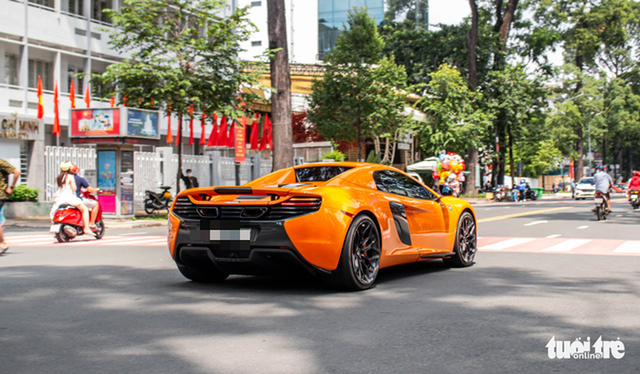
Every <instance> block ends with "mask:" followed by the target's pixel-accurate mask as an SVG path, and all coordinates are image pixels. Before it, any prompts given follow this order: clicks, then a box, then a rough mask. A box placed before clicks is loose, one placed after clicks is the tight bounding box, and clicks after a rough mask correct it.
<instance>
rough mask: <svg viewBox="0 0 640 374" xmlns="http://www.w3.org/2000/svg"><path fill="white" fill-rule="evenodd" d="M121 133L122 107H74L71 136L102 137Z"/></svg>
mask: <svg viewBox="0 0 640 374" xmlns="http://www.w3.org/2000/svg"><path fill="white" fill-rule="evenodd" d="M114 135H115V136H119V135H120V109H118V108H99V109H91V108H89V109H72V110H71V136H85V137H94V136H97V137H100V136H114Z"/></svg>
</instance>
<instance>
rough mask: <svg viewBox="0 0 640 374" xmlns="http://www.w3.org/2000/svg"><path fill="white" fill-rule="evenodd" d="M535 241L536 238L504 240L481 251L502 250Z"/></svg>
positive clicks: (486, 246)
mask: <svg viewBox="0 0 640 374" xmlns="http://www.w3.org/2000/svg"><path fill="white" fill-rule="evenodd" d="M533 240H535V239H534V238H513V239H508V240H504V241H501V242H498V243H494V244H489V245H485V246H484V247H480V249H493V250H502V249H507V248H511V247H515V246H516V245H521V244H524V243H529V242H531V241H533Z"/></svg>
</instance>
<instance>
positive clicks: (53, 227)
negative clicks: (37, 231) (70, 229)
mask: <svg viewBox="0 0 640 374" xmlns="http://www.w3.org/2000/svg"><path fill="white" fill-rule="evenodd" d="M60 227H62V225H61V224H59V223H56V224H55V225H51V229H50V230H49V232H54V233H58V232H60Z"/></svg>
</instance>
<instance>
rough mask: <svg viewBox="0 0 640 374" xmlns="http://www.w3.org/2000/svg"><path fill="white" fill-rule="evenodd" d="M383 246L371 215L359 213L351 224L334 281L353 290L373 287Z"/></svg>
mask: <svg viewBox="0 0 640 374" xmlns="http://www.w3.org/2000/svg"><path fill="white" fill-rule="evenodd" d="M381 248H382V247H381V242H380V232H379V230H378V226H376V223H375V222H374V221H373V220H372V219H371V218H370V217H369V216H366V215H359V216H357V217H356V218H355V219H354V220H353V222H351V226H349V231H348V232H347V236H346V238H345V240H344V245H343V246H342V254H341V256H340V263H339V264H338V269H337V270H336V272H335V274H333V279H332V280H333V283H334V284H336V285H337V286H339V287H341V288H344V289H347V290H351V291H361V290H366V289H368V288H371V286H373V283H374V282H375V280H376V277H377V276H378V271H379V270H380V252H381Z"/></svg>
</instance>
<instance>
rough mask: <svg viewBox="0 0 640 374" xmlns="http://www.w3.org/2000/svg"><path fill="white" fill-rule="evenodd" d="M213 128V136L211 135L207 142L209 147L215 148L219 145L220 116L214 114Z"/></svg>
mask: <svg viewBox="0 0 640 374" xmlns="http://www.w3.org/2000/svg"><path fill="white" fill-rule="evenodd" d="M212 119H213V128H212V129H211V135H209V139H208V140H207V147H214V146H215V145H216V144H218V116H217V115H216V114H215V113H213V116H212Z"/></svg>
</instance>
